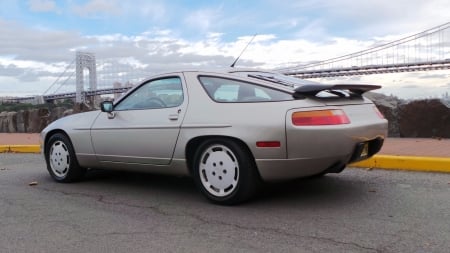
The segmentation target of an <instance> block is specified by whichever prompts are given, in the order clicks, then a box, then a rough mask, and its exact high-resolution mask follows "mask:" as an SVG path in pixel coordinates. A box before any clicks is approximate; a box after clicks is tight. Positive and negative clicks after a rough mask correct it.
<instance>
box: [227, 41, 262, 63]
mask: <svg viewBox="0 0 450 253" xmlns="http://www.w3.org/2000/svg"><path fill="white" fill-rule="evenodd" d="M256 35H258V34H257V33H255V35H253V37H252V38H251V40H250V41H249V42H248V43H247V45H246V46H245V47H244V49H242V51H241V53H240V54H239V56H238V57H237V58H236V60H234V62H233V64H231V65H230V67H231V68H234V65H235V64H236V62H237V61H238V60H239V58H240V57H241V55H242V54H243V53H244V51H245V50H246V49H247V47H248V45H250V43H252V41H253V39H254V38H255V37H256Z"/></svg>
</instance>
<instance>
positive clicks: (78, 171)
mask: <svg viewBox="0 0 450 253" xmlns="http://www.w3.org/2000/svg"><path fill="white" fill-rule="evenodd" d="M45 147H46V148H45V161H46V163H47V170H48V172H49V173H50V176H52V178H53V179H54V180H55V181H57V182H60V183H69V182H74V181H78V180H80V179H81V178H83V176H84V174H85V173H86V169H85V168H82V167H80V166H79V165H78V161H77V158H76V156H75V151H74V149H73V146H72V143H71V142H70V140H69V138H68V137H67V136H66V135H64V134H62V133H56V134H54V135H52V136H51V137H50V138H49V140H48V142H47V145H45Z"/></svg>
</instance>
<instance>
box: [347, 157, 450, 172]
mask: <svg viewBox="0 0 450 253" xmlns="http://www.w3.org/2000/svg"><path fill="white" fill-rule="evenodd" d="M349 167H360V168H379V169H389V170H410V171H425V172H445V173H450V158H444V157H424V156H394V155H375V156H373V157H371V158H370V159H367V160H364V161H361V162H357V163H352V164H349Z"/></svg>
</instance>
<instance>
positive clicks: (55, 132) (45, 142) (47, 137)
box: [42, 129, 75, 154]
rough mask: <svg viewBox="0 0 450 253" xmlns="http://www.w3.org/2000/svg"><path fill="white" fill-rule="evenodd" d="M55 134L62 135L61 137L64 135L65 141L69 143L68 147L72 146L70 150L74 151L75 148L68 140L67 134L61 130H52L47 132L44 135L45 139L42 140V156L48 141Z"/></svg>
mask: <svg viewBox="0 0 450 253" xmlns="http://www.w3.org/2000/svg"><path fill="white" fill-rule="evenodd" d="M55 134H63V135H65V136H66V137H67V139H68V140H69V141H70V145H72V148H73V149H75V147H74V146H73V143H72V140H71V139H70V136H69V135H68V134H67V132H66V131H64V130H62V129H53V130H51V131H50V132H48V133H47V134H46V135H45V139H44V143H43V145H44V148H43V150H42V152H43V153H44V154H46V152H47V146H48V141H49V139H50V138H51V137H52V136H53V135H55Z"/></svg>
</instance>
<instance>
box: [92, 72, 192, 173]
mask: <svg viewBox="0 0 450 253" xmlns="http://www.w3.org/2000/svg"><path fill="white" fill-rule="evenodd" d="M186 106H187V96H186V85H185V83H184V79H183V78H182V75H181V74H178V75H173V76H168V77H161V78H156V79H152V80H149V81H147V82H145V83H143V84H142V85H140V86H139V87H138V88H137V89H135V90H134V91H133V92H131V93H130V94H128V95H127V96H126V97H125V98H123V99H121V100H120V101H119V102H118V103H117V104H115V105H114V109H113V112H112V113H101V114H100V115H99V117H98V118H97V119H96V120H95V122H94V123H93V125H92V127H91V138H92V144H93V147H94V150H95V153H96V156H97V159H98V160H99V162H120V163H138V164H155V165H167V164H169V163H170V161H171V159H172V157H173V152H174V149H175V144H176V142H177V138H178V134H179V132H180V126H181V123H182V120H183V116H184V113H185V111H186Z"/></svg>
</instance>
